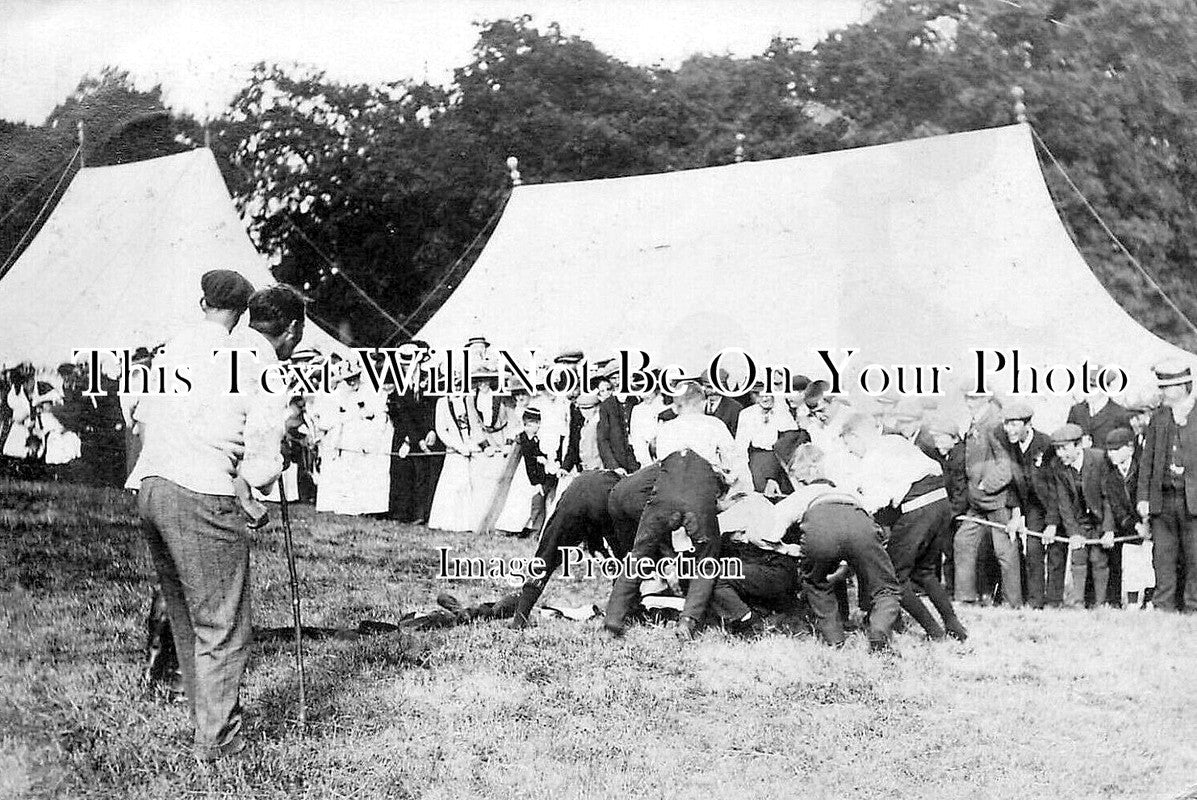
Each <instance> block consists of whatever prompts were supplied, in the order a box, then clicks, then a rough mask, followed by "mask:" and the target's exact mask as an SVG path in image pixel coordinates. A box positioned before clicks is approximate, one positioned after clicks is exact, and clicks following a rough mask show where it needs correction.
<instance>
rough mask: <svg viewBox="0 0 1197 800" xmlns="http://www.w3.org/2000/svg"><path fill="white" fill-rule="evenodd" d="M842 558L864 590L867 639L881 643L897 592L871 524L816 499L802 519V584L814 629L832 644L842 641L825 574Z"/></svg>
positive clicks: (849, 508) (849, 509)
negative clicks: (867, 623)
mask: <svg viewBox="0 0 1197 800" xmlns="http://www.w3.org/2000/svg"><path fill="white" fill-rule="evenodd" d="M841 561H847V562H848V563H849V564H850V565H851V566H852V569H853V570H855V571H856V575H857V577H858V579H859V580H860V582H861V584H862V585H863V586H868V587H869V589H868V591H869V595H870V596H869V602H870V610H869V641H870V642H871V643H873V644H884V643H885V642H887V641H889V634H890V631H891V630H892V629H893V627H894V622H896V621H897V619H898V605H899V602H900V598H901V596H902V590H901V588H900V587H899V585H898V578H897V575H895V574H894V565H893V563H892V562H891V561H890V558H889V554H888V553H886V552H885V546H884V545H883V544H882V543H881V536H880V533H879V529H878V527H877V525H876V523H874V522H873V518H872V517H870V516H869V515H868V514H867V513H865V511H864V510H863V509H861V508H859V507H857V506H854V505H850V504H846V503H832V502H827V503H819V504H817V505H815V506H814V507H813V508H811V509H810V510H809V511H807V512H806V515H805V516H804V517H803V518H802V559H801V567H800V568H801V570H802V588H803V592H804V594H805V595H806V601H807V604H808V605H809V606H810V608H811V611H812V612H813V613H814V615H815V627H817V628H818V630H819V634H820V635H821V636H822V637H823V640H824V641H826V642H827V643H828V644H831V645H838V644H841V643H843V641H844V625H843V622H842V621H841V619H840V614H839V604H838V602H837V600H836V593H835V587H834V585H833V584H831V583H830V582H829V581H828V580H827V578H828V576H830V575H831V574H832V573H833V572H835V571H836V569H837V568H839V565H840V562H841Z"/></svg>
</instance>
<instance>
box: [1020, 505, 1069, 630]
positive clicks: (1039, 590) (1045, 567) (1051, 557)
mask: <svg viewBox="0 0 1197 800" xmlns="http://www.w3.org/2000/svg"><path fill="white" fill-rule="evenodd" d="M1025 513H1026V516H1027V530H1031V531H1036V532H1040V531H1042V530H1043V529H1044V528H1045V527H1047V519H1046V517H1045V515H1044V512H1043V510H1042V509H1039V508H1035V507H1034V506H1031V507H1028V508H1027V509H1025ZM1026 539H1027V553H1026V560H1025V564H1026V574H1027V603H1028V604H1029V605H1030V606H1031V608H1043V607H1044V606H1045V605H1047V606H1051V607H1052V608H1059V607H1060V604H1061V603H1063V602H1064V571H1065V570H1066V569H1068V542H1066V541H1057V542H1052V543H1051V544H1049V545H1047V546H1044V544H1043V540H1042V539H1040V538H1039V537H1038V536H1028V537H1026Z"/></svg>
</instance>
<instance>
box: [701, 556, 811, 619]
mask: <svg viewBox="0 0 1197 800" xmlns="http://www.w3.org/2000/svg"><path fill="white" fill-rule="evenodd" d="M722 555H724V556H730V557H733V558H738V559H740V565H741V570H742V571H743V574H744V577H743V578H741V579H739V580H729V579H726V578H719V579H718V580H716V581H715V589H714V591H713V593H712V595H711V613H712V614H713V615H714V616H716V617H718V618H719V619H720V620H721V621H722V622H736V621H738V620H742V619H744V617H745V616H746V615H747V614H748V613H749V612H750V611H752V607H753V606H755V607H757V608H761V609H764V610H766V611H776V612H778V613H781V614H792V613H795V612H796V611H797V610H798V590H799V588H800V586H801V579H800V578H799V576H798V560H797V559H796V558H794V557H792V556H787V555H783V554H781V553H774V552H772V551H769V550H762V549H760V548H759V547H753V546H752V545H749V544H744V543H742V542H724V544H723V551H722Z"/></svg>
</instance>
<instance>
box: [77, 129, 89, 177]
mask: <svg viewBox="0 0 1197 800" xmlns="http://www.w3.org/2000/svg"><path fill="white" fill-rule="evenodd" d="M75 130H76V131H78V134H79V166H80V167H81V168H82V167H86V166H87V164H86V163H85V162H84V157H83V145H84V143H85V141H86V139H85V138H84V134H83V120H79V121H78V122H76V123H75Z"/></svg>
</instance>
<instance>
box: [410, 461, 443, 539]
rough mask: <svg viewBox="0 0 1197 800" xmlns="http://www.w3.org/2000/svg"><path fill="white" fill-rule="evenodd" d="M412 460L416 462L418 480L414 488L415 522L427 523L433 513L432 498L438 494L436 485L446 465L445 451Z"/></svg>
mask: <svg viewBox="0 0 1197 800" xmlns="http://www.w3.org/2000/svg"><path fill="white" fill-rule="evenodd" d="M421 452H422V451H421ZM411 460H412V461H414V462H415V464H414V466H415V468H416V480H415V486H414V488H413V494H414V496H415V502H414V509H413V510H414V512H415V517H414V520H415V521H418V522H427V521H428V516H429V514H431V513H432V496H433V495H434V494H436V483H437V481H439V480H440V479H441V467H443V466H444V465H445V454H444V452H443V451H441V452H435V453H433V454H431V455H426V456H425V455H422V456H420V457H418V458H414V459H411Z"/></svg>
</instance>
